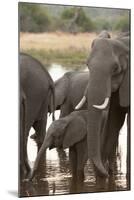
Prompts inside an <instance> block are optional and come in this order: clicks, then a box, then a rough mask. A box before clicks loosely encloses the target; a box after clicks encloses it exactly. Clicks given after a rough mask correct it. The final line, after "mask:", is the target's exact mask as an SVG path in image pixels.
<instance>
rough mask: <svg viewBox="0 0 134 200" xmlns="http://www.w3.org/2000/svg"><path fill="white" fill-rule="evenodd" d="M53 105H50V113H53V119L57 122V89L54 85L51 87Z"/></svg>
mask: <svg viewBox="0 0 134 200" xmlns="http://www.w3.org/2000/svg"><path fill="white" fill-rule="evenodd" d="M50 99H51V105H50V113H52V119H53V121H54V120H55V88H54V85H51V97H50Z"/></svg>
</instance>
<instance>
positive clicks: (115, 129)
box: [102, 103, 126, 173]
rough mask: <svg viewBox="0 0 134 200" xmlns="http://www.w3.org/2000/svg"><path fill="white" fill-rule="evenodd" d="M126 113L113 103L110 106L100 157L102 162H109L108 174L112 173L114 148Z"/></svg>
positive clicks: (114, 155) (114, 157) (114, 158)
mask: <svg viewBox="0 0 134 200" xmlns="http://www.w3.org/2000/svg"><path fill="white" fill-rule="evenodd" d="M125 115H126V112H125V111H124V110H123V109H122V108H121V107H119V106H116V105H115V104H114V103H113V104H111V107H110V110H109V115H108V121H107V127H106V138H105V142H104V145H103V146H104V148H103V150H102V157H103V160H104V161H107V160H108V162H109V173H113V171H114V166H115V160H116V147H117V145H118V137H119V132H120V129H121V127H122V126H123V124H124V120H125Z"/></svg>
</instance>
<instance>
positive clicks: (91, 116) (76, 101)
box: [20, 31, 130, 182]
mask: <svg viewBox="0 0 134 200" xmlns="http://www.w3.org/2000/svg"><path fill="white" fill-rule="evenodd" d="M129 44H130V42H129V33H126V34H121V35H119V36H116V37H115V38H111V36H110V34H109V33H108V32H107V31H102V32H101V33H100V34H99V35H98V37H96V39H94V40H93V42H92V45H91V51H90V54H89V57H88V58H87V61H86V63H87V66H88V69H89V72H85V71H83V72H82V71H77V72H76V71H72V72H67V73H65V74H64V75H63V76H62V77H61V78H59V79H58V80H57V81H55V82H53V80H52V78H51V77H50V75H49V73H48V72H47V70H45V68H44V67H43V65H42V64H41V63H40V62H39V61H38V60H36V59H35V58H33V57H31V56H29V55H27V54H24V53H21V54H20V177H22V178H26V177H28V178H29V180H32V179H33V178H34V176H35V174H36V171H37V170H38V167H39V164H40V161H41V159H42V157H43V155H44V154H45V151H46V149H47V148H49V149H52V148H56V147H58V148H61V149H66V148H69V161H70V166H71V169H72V179H73V180H74V181H76V180H77V181H80V182H82V181H83V180H84V166H85V163H86V161H87V160H88V158H89V159H90V161H91V162H92V164H93V167H94V171H95V174H96V177H100V178H107V177H109V176H110V175H111V174H113V173H114V164H113V163H114V159H115V156H116V148H117V145H118V138H119V132H120V129H121V128H122V126H123V124H124V121H125V118H127V162H126V163H127V176H128V178H130V127H129V125H130V100H129V97H130V94H129V92H130V85H129V84H130V80H129V76H130V66H129V56H130V47H129ZM55 110H60V111H61V112H60V118H59V119H58V120H55V119H54V111H55ZM48 112H50V113H52V115H53V122H52V123H51V125H50V127H49V128H48V130H47V133H46V123H47V113H48ZM31 127H33V128H34V130H35V134H34V135H32V138H34V139H35V140H36V143H37V146H38V153H37V157H36V160H35V163H34V167H33V169H32V170H31V168H30V166H29V162H28V156H27V140H28V136H29V131H30V129H31Z"/></svg>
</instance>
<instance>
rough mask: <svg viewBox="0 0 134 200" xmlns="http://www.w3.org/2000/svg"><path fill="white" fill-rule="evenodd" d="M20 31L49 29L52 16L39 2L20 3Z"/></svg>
mask: <svg viewBox="0 0 134 200" xmlns="http://www.w3.org/2000/svg"><path fill="white" fill-rule="evenodd" d="M19 11H20V12H19V13H20V31H23V32H43V31H47V30H49V25H50V23H51V19H50V16H49V15H48V13H47V10H46V9H45V8H44V7H41V6H40V5H38V4H29V3H19Z"/></svg>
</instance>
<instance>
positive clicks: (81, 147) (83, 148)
mask: <svg viewBox="0 0 134 200" xmlns="http://www.w3.org/2000/svg"><path fill="white" fill-rule="evenodd" d="M76 152H77V180H78V182H79V183H83V181H84V167H85V164H86V161H87V159H88V154H87V141H86V139H84V140H83V141H81V142H79V143H78V144H76Z"/></svg>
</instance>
